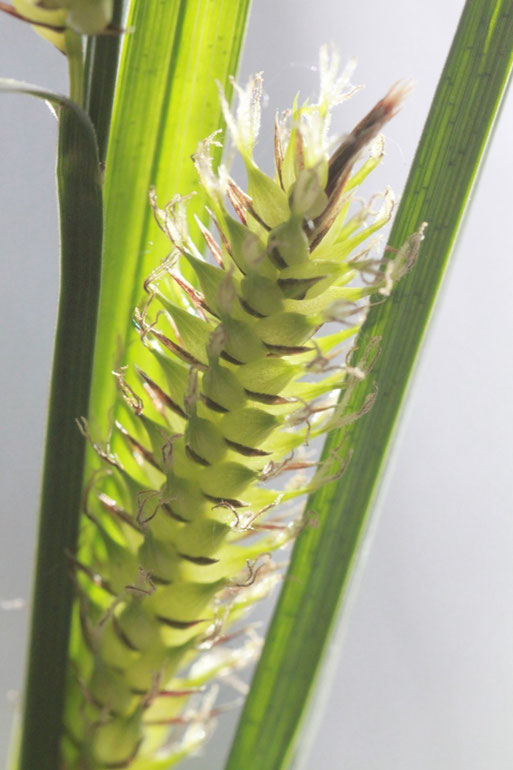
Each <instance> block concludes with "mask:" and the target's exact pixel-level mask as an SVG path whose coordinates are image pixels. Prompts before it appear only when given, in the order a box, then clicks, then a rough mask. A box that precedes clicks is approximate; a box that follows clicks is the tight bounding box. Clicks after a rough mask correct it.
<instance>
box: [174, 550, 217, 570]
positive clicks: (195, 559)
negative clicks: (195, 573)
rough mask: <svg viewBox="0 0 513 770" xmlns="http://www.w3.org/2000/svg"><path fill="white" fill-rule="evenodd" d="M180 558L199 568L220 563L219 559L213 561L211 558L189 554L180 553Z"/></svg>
mask: <svg viewBox="0 0 513 770" xmlns="http://www.w3.org/2000/svg"><path fill="white" fill-rule="evenodd" d="M178 556H180V557H181V558H182V559H185V560H186V561H190V562H191V563H192V564H197V565H198V567H210V566H211V565H212V564H218V563H219V559H212V558H211V557H210V556H189V554H187V553H179V554H178Z"/></svg>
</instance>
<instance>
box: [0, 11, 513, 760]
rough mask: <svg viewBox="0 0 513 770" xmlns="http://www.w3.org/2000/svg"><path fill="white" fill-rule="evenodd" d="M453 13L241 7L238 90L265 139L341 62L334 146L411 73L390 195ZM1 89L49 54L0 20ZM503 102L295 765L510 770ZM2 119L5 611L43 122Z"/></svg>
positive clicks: (34, 348) (43, 380) (19, 494)
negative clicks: (260, 81) (348, 66)
mask: <svg viewBox="0 0 513 770" xmlns="http://www.w3.org/2000/svg"><path fill="white" fill-rule="evenodd" d="M146 1H147V2H151V0H146ZM462 7H463V2H461V0H443V1H442V0H436V2H435V0H432V2H430V3H425V2H421V0H396V2H395V3H389V4H385V3H382V2H378V0H360V2H359V3H357V4H354V3H347V2H344V3H342V2H338V1H335V0H316V2H310V1H309V2H303V1H302V0H297V1H294V0H282V2H277V0H274V2H271V0H254V7H253V12H252V17H251V20H250V26H249V33H248V38H247V46H246V50H245V54H244V57H243V62H242V73H241V78H243V77H245V76H247V74H248V73H249V72H254V71H258V70H264V75H265V76H266V79H265V89H266V99H267V101H268V107H267V109H266V112H265V118H264V129H268V128H269V126H270V123H271V121H272V115H273V113H274V109H275V108H276V107H278V106H280V107H285V106H288V105H289V104H290V101H291V98H292V97H293V95H294V93H295V91H296V90H297V89H300V90H301V92H302V93H303V94H304V95H305V96H306V95H307V94H309V93H311V92H312V90H313V89H314V88H315V86H316V82H317V76H316V74H315V72H312V69H311V66H312V65H313V64H315V63H316V60H317V53H318V49H319V46H320V45H321V43H323V42H326V41H333V42H334V43H335V44H336V45H337V47H338V49H339V50H340V52H341V55H342V58H343V59H346V58H347V57H349V56H350V55H356V56H357V57H358V60H359V66H358V69H357V72H356V75H355V77H354V82H357V83H365V84H366V89H365V90H364V91H363V92H361V93H360V94H359V95H357V96H356V97H355V98H354V99H353V100H352V102H351V103H349V104H348V105H347V106H344V107H341V108H339V112H338V117H337V123H336V125H335V126H334V129H335V130H338V131H340V132H342V131H344V130H346V129H348V128H350V126H351V124H352V123H353V122H354V121H355V120H357V119H358V117H359V116H361V115H362V114H363V113H364V111H366V110H367V109H368V108H370V107H371V106H372V104H373V103H374V102H375V101H376V100H377V99H378V98H380V97H381V96H382V95H383V93H384V92H385V91H386V89H387V88H388V87H389V85H390V84H391V83H393V82H394V81H396V80H398V79H400V78H404V77H413V78H414V79H415V80H416V82H417V88H416V91H415V93H414V94H413V95H412V96H411V98H410V99H409V101H408V104H407V106H406V107H405V109H404V110H403V112H402V113H401V114H400V115H399V116H398V117H397V118H396V119H395V120H394V122H393V123H392V124H391V125H390V126H389V127H388V128H387V131H386V136H387V139H388V153H387V158H386V159H385V162H384V163H383V165H382V168H381V169H380V171H379V172H378V174H375V175H374V180H373V182H374V184H375V186H376V189H381V188H382V187H383V186H384V185H385V184H391V185H392V186H393V188H394V189H395V191H396V193H398V194H399V193H400V192H401V189H402V186H403V184H404V181H405V177H406V173H407V170H408V167H409V164H410V162H411V159H412V156H413V152H414V149H415V145H416V142H417V140H418V137H419V135H420V131H421V128H422V125H423V122H424V120H425V117H426V114H427V110H428V107H429V103H430V100H431V97H432V94H433V92H434V89H435V86H436V81H437V78H438V76H439V73H440V70H441V67H442V65H443V61H444V58H445V55H446V53H447V50H448V48H449V45H450V42H451V38H452V35H453V33H454V30H455V26H456V23H457V20H458V18H459V14H460V12H461V9H462ZM0 75H1V76H9V77H16V78H20V79H27V80H31V81H33V82H37V83H40V84H42V85H46V86H50V87H53V88H55V89H56V90H64V89H65V79H66V78H65V62H64V60H63V58H62V57H61V56H60V55H59V54H58V53H56V52H54V51H53V50H51V49H50V47H49V46H48V45H46V44H45V43H43V42H42V41H40V40H39V39H38V38H37V37H36V36H35V35H34V34H33V33H32V32H31V30H30V29H29V28H28V27H25V26H24V25H22V24H18V23H15V22H14V21H13V20H11V19H8V18H0ZM511 108H512V96H511V95H510V97H509V99H508V100H507V102H506V104H505V106H504V109H503V113H502V116H501V120H500V122H499V125H498V127H497V131H496V134H495V137H494V141H493V146H492V149H491V151H490V153H489V155H488V158H487V161H486V164H485V168H484V171H483V173H482V175H481V180H480V184H479V188H478V190H477V192H476V194H475V196H474V200H473V205H472V208H471V211H470V214H469V217H468V219H467V221H466V224H465V227H464V232H463V233H462V236H461V237H460V239H459V243H458V247H457V249H456V253H455V256H454V260H453V265H452V268H451V270H450V273H449V275H448V276H447V280H446V282H445V286H444V289H443V292H442V296H441V299H440V301H439V303H438V306H437V308H436V313H435V317H434V319H433V323H432V324H431V328H430V332H429V337H428V340H427V342H426V344H425V346H424V350H423V354H422V358H421V361H420V364H419V366H418V369H417V374H416V377H415V381H414V383H413V385H412V388H411V392H410V397H409V400H408V405H407V409H406V413H405V415H404V418H403V420H402V425H401V429H400V431H399V436H398V438H397V440H396V442H395V447H394V453H393V459H392V461H391V462H390V463H389V465H388V472H387V475H386V481H385V484H384V485H382V489H381V493H380V496H379V500H378V503H377V506H376V508H377V513H378V516H377V517H376V518H375V522H377V521H378V520H379V523H378V526H376V527H374V536H373V542H372V548H370V549H368V550H369V558H368V563H367V565H366V568H365V570H364V571H361V579H360V580H359V587H358V591H357V592H355V595H354V601H353V608H352V611H351V615H350V618H349V621H348V622H346V623H345V624H344V625H345V628H344V631H345V633H344V637H345V638H344V645H343V648H342V649H340V643H337V644H335V643H334V644H333V645H332V646H333V647H334V648H336V654H335V655H334V656H333V660H332V664H331V667H330V674H329V676H327V677H325V680H329V681H328V684H329V686H328V687H327V692H326V694H325V695H324V698H323V701H324V702H323V703H322V704H320V703H317V704H316V705H315V707H314V713H315V716H316V717H317V722H318V731H317V733H316V734H314V735H313V737H312V740H311V754H310V757H309V759H308V760H307V761H306V766H307V767H309V768H311V769H312V770H337V769H338V768H344V770H434V769H435V768H436V769H437V770H443V769H444V768H451V770H485V769H488V768H494V770H509V768H511V767H512V765H513V731H512V729H511V725H512V722H513V684H512V682H513V656H512V650H513V612H512V610H511V599H512V595H513V592H512V589H513V575H512V568H511V554H512V547H513V521H512V516H511V503H512V498H513V494H512V492H513V490H512V483H511V467H512V459H513V458H512V451H511V438H510V434H511V424H512V423H511V418H512V402H511V398H510V393H511V375H512V368H513V367H512V362H511V344H510V340H511V338H512V334H513V314H512V313H511V301H510V296H511V285H512V279H513V270H512V261H511V256H512V246H513V235H512V231H511V226H510V219H509V217H510V216H511V214H510V210H511V202H510V201H511V179H512V177H513V158H512V153H511V136H512V134H513V114H512V109H511ZM0 115H1V119H0V148H1V149H0V158H1V160H0V178H1V185H0V196H1V197H0V218H1V225H0V232H1V238H0V243H1V247H0V248H1V270H2V277H1V281H0V292H1V304H0V307H1V309H2V317H1V329H2V333H1V334H0V347H1V353H0V360H1V361H2V398H1V399H0V410H1V422H0V425H1V429H2V440H1V442H0V452H1V454H2V458H1V461H0V468H1V473H2V482H1V483H2V490H3V493H2V526H1V529H0V540H1V543H0V598H1V599H2V600H6V599H12V598H15V597H23V598H27V597H28V596H29V591H30V583H31V564H32V558H33V546H34V528H35V510H36V507H37V495H38V484H39V473H40V471H39V469H40V465H41V455H42V450H41V447H42V441H43V431H44V423H45V409H46V399H47V391H48V376H49V367H50V359H51V349H52V334H53V326H54V322H55V305H56V299H57V281H58V274H57V224H56V208H55V193H54V182H53V169H54V147H55V124H54V121H53V118H52V117H51V115H50V114H49V112H48V110H46V108H45V107H44V106H43V105H42V104H41V103H37V102H36V101H34V100H30V99H27V98H25V97H16V96H4V95H2V96H1V97H0ZM269 146H270V139H269V133H268V132H267V133H264V134H263V138H262V141H261V143H260V146H259V148H258V151H257V157H258V160H259V161H261V162H262V164H263V165H264V166H266V165H267V164H268V163H269ZM26 626H27V612H26V610H19V611H15V610H13V611H2V610H0V644H1V657H0V668H1V678H0V746H1V747H2V748H0V758H2V759H3V757H4V754H5V753H6V749H7V746H6V744H7V737H8V729H9V723H10V721H11V718H12V715H13V712H14V710H15V708H14V706H13V693H12V691H15V690H18V689H19V688H20V686H21V676H22V665H23V658H24V650H25V644H26V639H25V634H26ZM325 689H326V688H325ZM233 722H234V717H233V718H232V717H226V718H223V722H222V723H221V726H220V728H219V729H218V733H217V735H216V737H215V738H214V739H213V743H212V744H211V751H212V752H213V754H210V758H209V760H208V761H207V760H206V758H205V757H204V758H198V759H193V760H190V762H189V766H190V768H191V770H200V768H201V769H202V770H207V768H208V770H216V768H217V767H222V763H221V758H222V756H223V755H224V754H225V752H226V746H227V743H228V740H229V732H230V729H231V725H232V724H233ZM4 747H5V748H4ZM213 755H214V756H217V757H218V759H217V760H216V759H215V758H213ZM34 770H36V769H34ZM262 770H265V768H263V769H262Z"/></svg>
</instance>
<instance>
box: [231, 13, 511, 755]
mask: <svg viewBox="0 0 513 770" xmlns="http://www.w3.org/2000/svg"><path fill="white" fill-rule="evenodd" d="M512 62H513V0H494V2H490V0H468V2H467V4H466V6H465V9H464V12H463V15H462V18H461V21H460V24H459V27H458V30H457V32H456V36H455V39H454V42H453V45H452V48H451V51H450V54H449V57H448V59H447V62H446V65H445V68H444V71H443V73H442V77H441V80H440V83H439V85H438V89H437V92H436V95H435V99H434V102H433V105H432V107H431V110H430V113H429V116H428V119H427V123H426V126H425V128H424V132H423V135H422V138H421V141H420V144H419V148H418V150H417V153H416V156H415V159H414V163H413V166H412V170H411V172H410V176H409V178H408V182H407V185H406V189H405V192H404V195H403V199H402V204H401V207H400V209H399V212H398V214H397V217H396V220H395V225H394V228H393V231H392V234H391V238H390V245H391V246H392V247H395V248H397V247H399V246H400V245H401V244H402V243H404V241H405V240H406V238H407V237H408V236H409V235H410V234H411V233H412V232H414V231H415V230H417V229H418V227H419V226H420V224H421V223H422V222H423V221H427V222H428V223H429V227H428V229H427V233H426V240H425V242H424V244H423V246H422V249H421V256H420V259H419V263H418V264H417V265H416V266H415V268H414V269H413V270H412V271H411V273H410V274H409V275H408V276H407V277H406V278H404V279H403V280H402V282H401V283H400V285H399V286H398V288H397V289H396V290H394V294H393V296H392V298H391V301H388V302H386V303H384V304H383V303H377V304H376V305H375V306H374V307H373V308H372V310H371V312H370V313H369V316H368V319H367V322H366V324H365V326H364V328H363V330H362V333H361V335H360V336H359V339H358V341H357V345H358V349H359V351H360V352H363V351H365V349H366V348H367V346H368V344H369V341H370V340H371V339H372V338H373V337H376V336H378V337H381V354H380V356H379V358H378V360H377V363H376V365H375V366H374V369H373V371H372V375H371V376H369V377H368V378H366V380H365V384H363V385H362V386H361V388H360V389H359V390H358V393H356V397H355V400H354V403H353V404H352V406H353V409H351V411H353V410H355V411H356V410H357V409H358V408H359V407H360V406H361V404H362V402H363V399H364V398H365V396H366V395H368V393H369V388H373V387H374V386H375V385H376V386H377V388H378V398H377V401H376V404H375V405H374V407H373V409H372V410H371V412H370V414H368V415H366V416H365V417H363V418H362V419H360V420H358V421H356V422H355V423H353V425H352V426H351V427H350V429H349V430H348V431H347V436H346V442H345V446H346V451H347V448H349V447H350V448H351V449H352V452H353V455H352V459H351V462H350V463H349V466H348V468H347V470H346V472H345V473H344V475H343V476H342V478H341V479H340V480H339V481H338V482H337V483H333V484H329V485H327V486H326V487H324V488H323V489H322V490H320V491H319V492H318V493H316V494H315V495H314V496H313V497H312V498H311V499H310V500H309V501H308V509H309V510H312V511H315V512H316V513H317V514H318V521H319V526H318V527H317V528H316V529H314V528H309V529H308V530H307V531H305V533H304V534H303V535H302V536H301V537H300V538H299V539H298V541H297V543H296V546H295V548H294V552H293V555H292V560H291V564H290V568H289V572H288V576H287V577H288V579H287V580H286V582H285V584H284V587H283V590H282V593H281V596H280V600H279V602H278V606H277V608H276V611H275V614H274V618H273V621H272V624H271V627H270V630H269V633H268V635H267V640H266V645H265V648H264V652H263V655H262V658H261V660H260V664H259V667H258V669H257V672H256V674H255V677H254V680H253V684H252V687H251V691H250V695H249V697H248V700H247V702H246V706H245V709H244V712H243V715H242V717H241V722H240V725H239V730H238V733H237V735H236V737H235V741H234V745H233V747H232V752H231V754H230V757H229V760H228V763H227V765H226V770H239V769H240V768H242V767H244V770H260V768H264V767H265V769H266V770H281V769H282V768H285V767H287V766H289V764H290V761H291V758H292V756H293V751H294V741H295V738H296V736H297V734H298V730H299V726H300V724H301V721H302V719H303V717H304V714H305V709H306V705H307V703H308V700H309V697H310V694H311V691H312V686H313V683H314V680H315V677H316V674H317V672H318V670H319V664H320V661H321V660H322V655H323V652H324V650H325V648H326V643H327V641H328V639H329V634H330V631H331V629H332V626H333V624H334V620H335V618H336V617H337V614H338V611H339V609H340V605H341V602H343V601H344V599H345V598H346V595H347V589H348V586H349V579H350V576H351V574H352V570H353V567H354V564H355V560H356V558H357V555H358V552H359V548H360V545H361V542H362V538H363V535H364V533H365V529H366V523H367V519H368V514H369V509H370V505H371V502H372V499H373V495H374V492H375V489H376V484H377V481H378V478H379V474H380V471H381V467H382V465H383V462H384V458H385V453H386V449H387V447H388V444H389V442H390V438H391V435H392V432H393V429H394V426H395V424H396V421H397V417H398V414H399V410H400V406H401V402H402V400H403V396H404V393H405V390H406V386H407V384H408V381H409V377H410V374H411V371H412V368H413V365H414V363H415V359H416V357H417V353H418V350H419V346H420V343H421V341H422V338H423V334H424V331H425V328H426V325H427V323H428V320H429V317H430V315H431V311H432V307H433V303H434V301H435V298H436V295H437V291H438V287H439V285H440V282H441V280H442V277H443V274H444V271H445V268H446V266H447V262H448V259H449V256H450V254H451V251H452V247H453V244H454V241H455V238H456V235H457V232H458V229H459V227H460V223H461V220H462V217H463V214H464V211H465V209H466V206H467V203H468V200H469V196H470V193H471V190H472V187H473V185H474V182H475V179H476V175H477V172H478V169H479V166H480V163H481V161H482V158H483V153H484V150H485V148H486V145H487V142H488V140H489V137H490V134H491V129H492V126H493V123H494V120H495V118H496V116H497V113H498V109H499V106H500V103H501V100H502V97H503V95H504V92H505V89H506V86H507V82H508V78H509V75H510V73H511V68H512ZM340 442H341V435H340V434H339V433H334V434H332V436H331V437H330V438H329V439H328V441H327V443H326V447H325V450H324V458H328V457H329V456H330V453H333V452H334V451H337V448H339V447H340ZM338 451H340V449H338ZM297 759H298V765H299V760H300V754H299V752H298V754H297Z"/></svg>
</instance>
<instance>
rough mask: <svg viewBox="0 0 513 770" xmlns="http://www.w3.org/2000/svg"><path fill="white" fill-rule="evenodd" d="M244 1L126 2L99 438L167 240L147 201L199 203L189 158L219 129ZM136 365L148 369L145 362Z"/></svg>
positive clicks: (108, 189) (110, 199)
mask: <svg viewBox="0 0 513 770" xmlns="http://www.w3.org/2000/svg"><path fill="white" fill-rule="evenodd" d="M248 9H249V0H237V1H236V2H232V0H215V1H214V2H213V1H212V0H179V1H177V2H166V1H164V2H161V1H160V2H151V3H148V2H143V3H141V2H132V3H131V5H130V8H129V13H128V19H127V22H126V26H127V28H128V29H129V30H133V31H132V32H129V33H128V34H127V36H126V39H125V40H124V44H123V49H122V54H121V64H120V73H119V80H118V88H117V97H116V100H115V104H114V111H113V116H112V124H111V133H110V138H109V151H108V155H107V164H106V180H105V195H104V200H105V222H106V226H105V245H104V263H103V273H102V292H101V299H100V312H99V320H98V335H97V344H96V351H95V364H94V371H93V387H92V396H91V410H90V411H91V415H92V416H93V418H94V420H93V424H92V428H93V431H94V433H95V435H98V436H99V437H101V438H102V439H104V438H105V436H106V435H107V432H108V428H109V422H110V420H111V419H112V416H113V415H112V405H113V403H114V401H115V397H116V384H115V380H114V378H113V376H112V370H113V369H114V368H116V367H117V366H119V365H120V363H123V364H126V365H130V364H131V363H133V361H132V357H131V347H130V346H131V345H132V343H134V342H135V341H136V340H137V339H138V335H137V334H136V332H135V330H134V329H133V328H132V327H131V323H130V321H131V316H132V313H133V310H134V308H135V307H136V305H137V304H138V303H139V301H140V298H141V295H142V285H143V282H144V280H145V278H146V277H147V276H148V274H149V273H150V272H151V271H152V269H154V268H155V266H156V265H157V264H158V263H159V260H160V259H162V258H163V257H165V256H166V254H167V253H168V251H169V249H170V244H169V242H168V241H167V240H166V239H165V238H164V236H163V235H162V233H161V232H160V231H159V230H158V228H157V226H156V224H155V222H154V221H153V215H152V212H151V209H150V206H149V203H148V192H149V190H150V187H151V186H153V185H154V186H155V187H156V190H157V193H158V196H159V201H161V202H162V203H166V202H167V201H168V200H169V199H170V198H171V197H172V195H174V194H175V193H182V194H186V193H189V192H190V191H191V190H195V191H197V192H198V194H197V195H196V196H195V199H194V200H193V201H192V204H191V206H190V207H189V208H190V210H191V213H192V212H194V211H196V212H199V211H201V210H202V208H203V206H204V198H203V196H202V195H201V194H200V193H199V186H198V183H197V179H196V174H195V171H194V168H193V164H192V162H191V160H190V155H191V154H192V153H193V152H194V151H195V150H196V146H197V144H198V142H199V141H200V140H202V139H203V138H204V137H205V136H207V135H208V134H210V133H212V132H213V131H215V130H216V129H217V128H218V126H219V125H221V124H222V117H221V110H220V107H219V100H218V95H217V87H216V84H215V80H216V79H217V80H219V81H220V82H221V83H222V84H223V85H225V86H227V87H228V91H229V90H230V88H229V83H228V76H229V75H233V74H235V72H236V68H237V62H238V58H239V53H240V49H241V44H242V39H243V35H244V29H245V23H246V18H247V13H248ZM135 348H136V351H137V353H136V355H137V361H138V363H139V364H140V365H143V364H144V366H146V368H147V369H149V370H151V366H152V363H151V362H150V361H148V362H146V361H144V362H142V361H141V350H140V345H138V344H137V345H136V346H135Z"/></svg>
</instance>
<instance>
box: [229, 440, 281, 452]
mask: <svg viewBox="0 0 513 770" xmlns="http://www.w3.org/2000/svg"><path fill="white" fill-rule="evenodd" d="M225 442H226V443H227V444H228V446H229V447H230V449H233V450H234V451H235V452H238V453H239V454H241V455H245V456H246V457H268V456H269V455H270V454H272V452H264V450H263V449H254V448H253V447H250V446H245V445H244V444H238V443H237V442H236V441H230V439H227V438H225Z"/></svg>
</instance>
